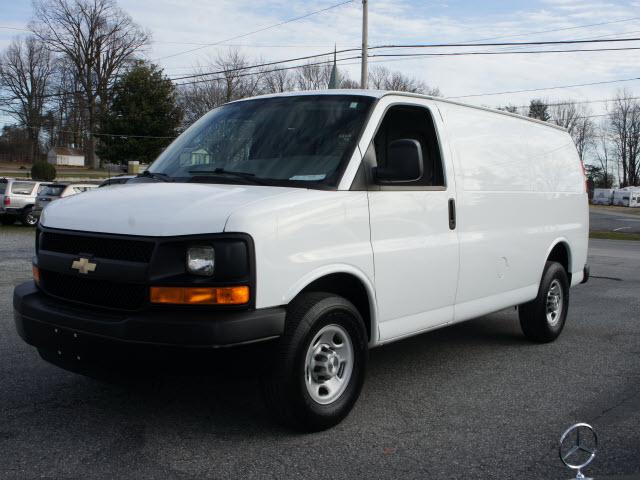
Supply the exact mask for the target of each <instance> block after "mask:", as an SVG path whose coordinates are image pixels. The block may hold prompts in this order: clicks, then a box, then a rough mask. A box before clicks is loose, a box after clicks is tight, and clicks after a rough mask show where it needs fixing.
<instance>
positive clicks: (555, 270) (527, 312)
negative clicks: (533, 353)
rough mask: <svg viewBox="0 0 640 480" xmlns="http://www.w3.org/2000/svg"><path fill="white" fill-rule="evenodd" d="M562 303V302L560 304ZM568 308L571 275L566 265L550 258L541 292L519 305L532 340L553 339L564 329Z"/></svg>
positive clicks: (541, 284)
mask: <svg viewBox="0 0 640 480" xmlns="http://www.w3.org/2000/svg"><path fill="white" fill-rule="evenodd" d="M558 303H559V304H558ZM568 309H569V278H568V276H567V272H566V271H565V269H564V267H563V266H562V265H560V264H559V263H557V262H547V263H546V264H545V267H544V272H543V273H542V280H541V281H540V287H539V289H538V296H537V297H536V298H535V299H534V300H532V301H530V302H528V303H525V304H522V305H520V307H519V308H518V312H519V316H520V327H521V328H522V332H523V333H524V335H525V337H527V338H528V339H529V340H531V341H533V342H538V343H547V342H552V341H554V340H555V339H556V338H558V336H559V335H560V333H561V332H562V329H563V328H564V324H565V322H566V320H567V311H568Z"/></svg>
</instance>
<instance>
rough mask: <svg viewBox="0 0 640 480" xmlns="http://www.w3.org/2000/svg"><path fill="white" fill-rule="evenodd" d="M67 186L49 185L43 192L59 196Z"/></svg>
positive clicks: (51, 195)
mask: <svg viewBox="0 0 640 480" xmlns="http://www.w3.org/2000/svg"><path fill="white" fill-rule="evenodd" d="M65 188H67V186H66V185H49V186H48V187H47V188H46V189H45V191H44V192H43V195H47V196H50V197H59V196H60V195H61V194H62V191H63V190H64V189H65Z"/></svg>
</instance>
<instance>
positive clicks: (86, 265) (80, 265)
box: [71, 257, 96, 275]
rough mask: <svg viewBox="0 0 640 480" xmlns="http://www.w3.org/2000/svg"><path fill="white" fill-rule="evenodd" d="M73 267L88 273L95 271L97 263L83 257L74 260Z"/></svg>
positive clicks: (79, 271)
mask: <svg viewBox="0 0 640 480" xmlns="http://www.w3.org/2000/svg"><path fill="white" fill-rule="evenodd" d="M71 268H73V269H74V270H78V273H83V274H85V275H86V274H87V273H89V272H93V271H94V270H95V269H96V264H95V263H91V262H90V261H89V259H88V258H84V257H81V258H80V259H78V260H74V261H73V263H72V264H71Z"/></svg>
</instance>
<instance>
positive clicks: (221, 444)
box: [0, 226, 640, 479]
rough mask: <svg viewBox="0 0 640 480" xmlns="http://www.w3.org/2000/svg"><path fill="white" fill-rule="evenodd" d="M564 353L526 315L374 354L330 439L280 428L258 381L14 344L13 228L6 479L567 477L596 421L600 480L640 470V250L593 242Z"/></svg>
mask: <svg viewBox="0 0 640 480" xmlns="http://www.w3.org/2000/svg"><path fill="white" fill-rule="evenodd" d="M590 253H591V255H590V263H591V265H592V275H593V276H594V278H592V280H591V281H590V282H589V283H588V284H586V285H582V286H579V287H576V288H575V289H573V290H572V297H571V308H570V312H569V318H568V323H567V326H566V328H565V331H564V332H563V334H562V336H561V337H560V338H559V339H558V341H556V342H554V343H552V344H547V345H533V344H530V343H528V342H526V341H525V340H524V338H523V337H522V334H521V333H520V331H519V327H518V322H517V315H516V312H515V311H514V310H513V309H510V310H506V311H503V312H499V313H496V314H493V315H489V316H487V317H484V318H482V319H478V320H474V321H471V322H467V323H464V324H461V325H457V326H454V327H450V328H446V329H443V330H439V331H436V332H432V333H429V334H424V335H421V336H418V337H414V338H411V339H408V340H405V341H403V342H399V343H396V344H392V345H388V346H385V347H382V348H379V349H376V350H373V351H372V352H371V362H370V370H369V373H368V378H367V381H366V383H365V388H364V391H363V394H362V396H361V397H360V400H359V402H358V403H357V405H356V407H355V409H354V411H353V412H352V414H351V415H350V416H349V417H348V418H347V419H346V420H345V421H344V422H343V423H342V424H341V425H339V426H338V427H336V428H334V429H332V430H330V431H327V432H322V433H318V434H312V435H300V434H294V433H291V432H289V431H287V430H284V429H282V428H280V427H279V426H278V425H276V424H274V423H273V422H272V421H271V420H270V418H269V415H268V412H267V411H266V409H265V407H264V405H263V403H262V401H261V398H260V393H259V389H258V385H257V380H256V379H255V378H240V379H233V378H231V379H229V378H227V379H220V378H216V377H205V376H200V377H182V376H167V377H163V378H159V379H158V378H156V379H153V380H151V379H149V380H140V381H138V382H137V383H135V384H131V383H129V384H126V385H110V384H105V383H100V382H98V381H95V380H92V379H89V378H85V377H82V376H79V375H75V374H72V373H68V372H65V371H63V370H60V369H58V368H56V367H54V366H51V365H49V364H47V363H46V362H44V361H43V360H41V359H40V357H39V356H38V354H37V353H36V351H35V350H34V349H33V348H32V347H30V346H28V345H26V344H24V343H23V342H22V341H21V340H20V338H19V337H18V336H17V334H16V333H15V329H14V326H13V319H12V307H11V294H12V289H13V286H14V285H16V284H18V283H20V282H22V281H24V280H26V279H29V277H30V275H31V271H30V270H31V268H30V262H29V260H30V258H31V256H32V255H33V231H32V230H30V229H27V228H24V227H17V226H16V227H9V228H6V227H0V273H1V275H0V382H1V383H0V385H1V387H0V478H3V479H4V478H11V479H13V478H20V479H22V478H52V479H53V478H55V479H85V478H104V479H112V478H136V479H147V478H149V479H151V478H154V479H155V478H158V479H166V478H179V479H182V478H184V479H203V478H220V479H222V478H225V479H226V478H240V477H241V478H323V479H326V478H333V479H341V478H350V479H352V478H364V477H369V478H389V479H392V478H393V479H396V478H407V479H409V478H422V479H423V478H515V477H520V478H522V477H527V478H545V479H551V478H569V477H570V476H571V475H570V474H569V472H568V471H567V470H566V469H564V467H563V466H562V465H561V463H560V462H559V460H558V457H557V451H556V449H557V441H558V437H559V435H560V434H561V432H562V431H563V430H564V429H565V428H567V427H568V426H569V425H571V424H572V423H574V422H577V421H586V422H589V423H592V424H593V425H594V426H595V428H596V430H597V432H598V434H599V437H600V442H601V446H600V451H599V452H598V456H597V457H596V459H595V461H594V462H593V464H592V466H591V467H589V468H588V469H587V473H589V474H591V475H594V476H596V477H599V476H602V475H622V474H624V475H628V474H634V473H635V474H638V473H640V455H639V453H640V431H639V429H638V425H640V382H639V380H640V322H639V320H640V318H639V315H640V314H639V312H640V295H639V293H640V244H639V243H638V242H622V241H606V240H592V241H591V249H590Z"/></svg>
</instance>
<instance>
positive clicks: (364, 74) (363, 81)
mask: <svg viewBox="0 0 640 480" xmlns="http://www.w3.org/2000/svg"><path fill="white" fill-rule="evenodd" d="M367 1H368V0H362V69H361V71H360V88H363V89H366V88H367V78H368V75H369V72H368V70H367V56H368V50H369V46H368V45H367V43H368V37H369V25H368V24H369V19H368V16H369V15H368V12H367Z"/></svg>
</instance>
